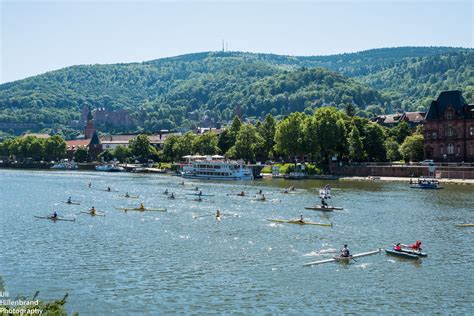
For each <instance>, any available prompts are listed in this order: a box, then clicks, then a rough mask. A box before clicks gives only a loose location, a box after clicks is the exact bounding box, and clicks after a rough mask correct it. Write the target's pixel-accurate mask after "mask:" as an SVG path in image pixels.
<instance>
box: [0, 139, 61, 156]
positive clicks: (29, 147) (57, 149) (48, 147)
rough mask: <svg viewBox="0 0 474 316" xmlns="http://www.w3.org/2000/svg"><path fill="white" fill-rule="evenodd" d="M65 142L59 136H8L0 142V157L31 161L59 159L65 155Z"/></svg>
mask: <svg viewBox="0 0 474 316" xmlns="http://www.w3.org/2000/svg"><path fill="white" fill-rule="evenodd" d="M66 150H67V146H66V142H65V141H64V139H63V138H62V137H61V136H59V135H55V136H51V137H49V138H38V137H35V136H27V137H17V138H8V139H6V140H4V141H3V142H1V143H0V157H12V158H13V157H14V158H15V159H17V160H20V161H22V160H25V159H32V160H33V161H41V160H42V161H51V160H60V159H62V158H65V156H66Z"/></svg>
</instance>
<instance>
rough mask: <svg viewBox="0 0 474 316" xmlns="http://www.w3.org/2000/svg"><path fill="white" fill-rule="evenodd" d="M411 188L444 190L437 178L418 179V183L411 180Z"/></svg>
mask: <svg viewBox="0 0 474 316" xmlns="http://www.w3.org/2000/svg"><path fill="white" fill-rule="evenodd" d="M410 188H412V189H442V187H441V186H440V185H439V181H438V180H436V179H435V178H424V177H422V178H418V179H417V181H416V182H414V181H412V180H411V179H410Z"/></svg>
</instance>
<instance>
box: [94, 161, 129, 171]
mask: <svg viewBox="0 0 474 316" xmlns="http://www.w3.org/2000/svg"><path fill="white" fill-rule="evenodd" d="M95 170H97V171H107V172H123V171H125V168H123V167H120V166H119V165H118V164H117V163H116V162H112V163H108V164H103V165H98V166H95Z"/></svg>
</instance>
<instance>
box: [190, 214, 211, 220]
mask: <svg viewBox="0 0 474 316" xmlns="http://www.w3.org/2000/svg"><path fill="white" fill-rule="evenodd" d="M215 215H216V214H206V215H201V216H193V218H194V219H196V218H201V217H206V216H215Z"/></svg>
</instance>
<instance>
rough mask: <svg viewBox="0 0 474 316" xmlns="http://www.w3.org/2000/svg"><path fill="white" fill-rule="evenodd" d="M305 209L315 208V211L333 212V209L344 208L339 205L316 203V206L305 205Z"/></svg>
mask: <svg viewBox="0 0 474 316" xmlns="http://www.w3.org/2000/svg"><path fill="white" fill-rule="evenodd" d="M305 209H307V210H313V211H321V212H332V211H342V210H343V209H344V208H342V207H337V206H322V205H316V206H305Z"/></svg>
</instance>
